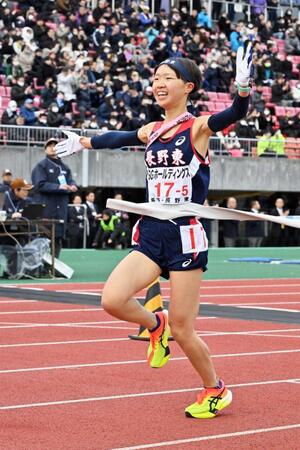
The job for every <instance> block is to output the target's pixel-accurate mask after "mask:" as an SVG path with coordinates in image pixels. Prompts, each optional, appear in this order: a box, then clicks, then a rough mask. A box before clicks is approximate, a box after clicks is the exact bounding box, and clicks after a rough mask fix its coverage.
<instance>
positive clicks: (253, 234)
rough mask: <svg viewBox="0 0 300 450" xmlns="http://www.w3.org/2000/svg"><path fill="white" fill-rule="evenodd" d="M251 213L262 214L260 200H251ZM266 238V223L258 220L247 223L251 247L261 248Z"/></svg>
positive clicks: (247, 235) (247, 233)
mask: <svg viewBox="0 0 300 450" xmlns="http://www.w3.org/2000/svg"><path fill="white" fill-rule="evenodd" d="M250 212H253V213H256V214H258V213H259V212H260V203H259V201H258V200H251V208H250ZM263 237H264V222H262V221H260V220H258V221H256V220H253V221H252V220H249V221H247V222H246V238H248V244H249V247H260V246H261V243H262V240H263Z"/></svg>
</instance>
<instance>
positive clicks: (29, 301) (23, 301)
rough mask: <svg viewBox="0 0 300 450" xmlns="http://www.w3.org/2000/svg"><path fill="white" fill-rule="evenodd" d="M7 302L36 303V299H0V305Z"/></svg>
mask: <svg viewBox="0 0 300 450" xmlns="http://www.w3.org/2000/svg"><path fill="white" fill-rule="evenodd" d="M8 303H37V300H0V305H4V304H8Z"/></svg>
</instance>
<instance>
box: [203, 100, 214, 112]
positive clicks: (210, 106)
mask: <svg viewBox="0 0 300 450" xmlns="http://www.w3.org/2000/svg"><path fill="white" fill-rule="evenodd" d="M204 104H205V106H206V107H207V109H208V111H210V112H212V111H214V110H215V103H214V102H204Z"/></svg>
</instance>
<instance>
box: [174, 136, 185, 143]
mask: <svg viewBox="0 0 300 450" xmlns="http://www.w3.org/2000/svg"><path fill="white" fill-rule="evenodd" d="M184 141H185V136H181V137H180V138H179V139H177V141H176V142H175V145H181V144H183V143H184Z"/></svg>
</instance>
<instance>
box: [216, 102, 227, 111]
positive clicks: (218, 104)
mask: <svg viewBox="0 0 300 450" xmlns="http://www.w3.org/2000/svg"><path fill="white" fill-rule="evenodd" d="M224 109H226V106H225V103H223V102H215V110H216V111H223V110H224Z"/></svg>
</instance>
